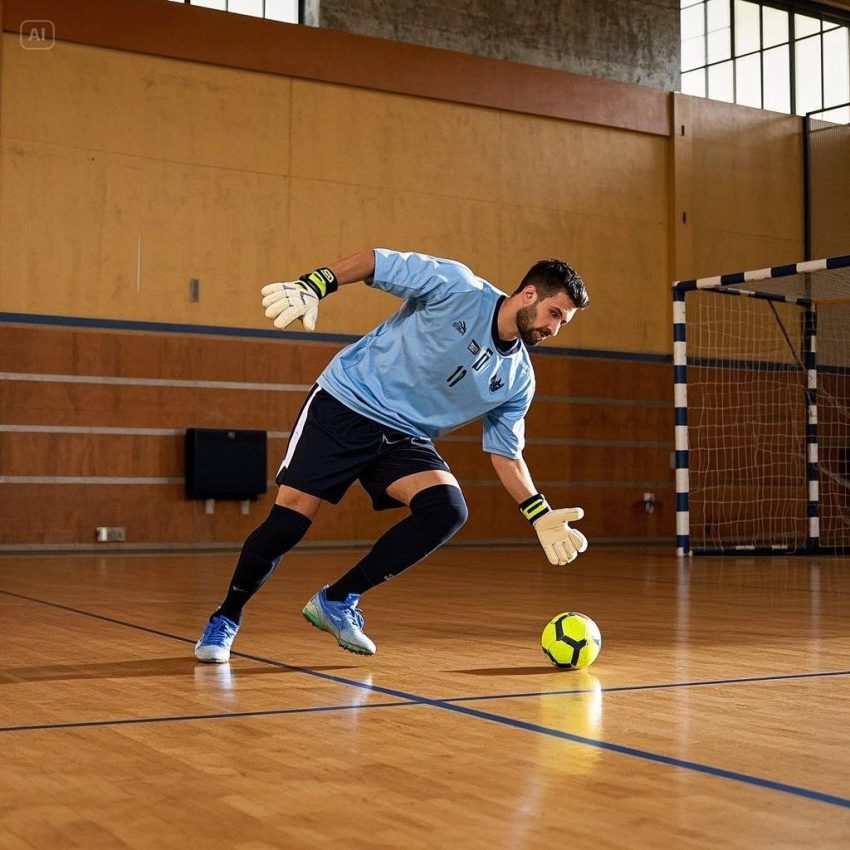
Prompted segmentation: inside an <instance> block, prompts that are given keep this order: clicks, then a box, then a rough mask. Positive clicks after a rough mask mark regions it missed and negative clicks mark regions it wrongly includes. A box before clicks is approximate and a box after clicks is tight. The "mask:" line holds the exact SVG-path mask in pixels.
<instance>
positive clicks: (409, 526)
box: [327, 469, 468, 602]
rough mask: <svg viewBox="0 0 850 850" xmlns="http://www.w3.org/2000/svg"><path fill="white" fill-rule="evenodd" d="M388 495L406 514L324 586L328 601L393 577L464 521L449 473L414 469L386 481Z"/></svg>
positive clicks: (464, 511)
mask: <svg viewBox="0 0 850 850" xmlns="http://www.w3.org/2000/svg"><path fill="white" fill-rule="evenodd" d="M387 495H388V496H390V497H392V498H393V499H396V500H397V501H399V502H401V503H402V504H404V505H407V506H408V507H409V508H410V516H408V517H406V518H405V519H403V520H402V521H401V522H400V523H398V524H397V525H394V526H393V527H392V528H390V529H389V530H388V531H387V532H385V533H384V535H383V536H382V537H380V538H378V540H377V541H376V543H375V545H374V546H373V547H372V549H371V550H370V551H369V553H368V554H367V555H366V557H365V558H363V559H362V560H361V561H359V562H358V563H357V564H355V565H354V566H353V567H352V568H351V569H350V570H349V571H348V572H347V573H346V574H345V575H344V576H342V578H340V579H339V580H338V581H336V582H334V584H332V585H331V586H330V587H328V590H327V596H328V599H330V600H332V601H337V602H339V601H342V600H343V599H345V597H346V596H347V595H348V594H349V593H357V594H362V593H365V592H366V591H367V590H370V589H371V588H373V587H375V586H376V585H378V584H382V583H383V582H385V581H387V579H390V578H392V577H393V576H397V575H398V574H399V573H401V572H403V571H404V570H406V569H408V567H412V566H413V565H414V564H418V563H419V562H420V561H421V560H422V559H423V558H425V557H427V556H428V555H430V554H431V552H433V551H434V550H435V549H437V548H439V547H440V546H442V545H443V544H444V543H446V542H447V541H448V540H450V539H451V538H452V537H453V536H454V535H455V533H456V532H457V531H458V530H459V529H460V528H461V526H462V525H463V524H464V523H465V522H466V518H467V515H468V512H467V508H466V502H465V501H464V498H463V493H461V490H460V485H459V484H458V482H457V479H456V478H455V477H454V475H452V474H451V472H443V471H442V470H437V469H434V470H426V471H424V472H414V473H413V474H412V475H406V476H405V477H404V478H400V479H398V481H394V482H393V483H392V484H390V486H389V487H387Z"/></svg>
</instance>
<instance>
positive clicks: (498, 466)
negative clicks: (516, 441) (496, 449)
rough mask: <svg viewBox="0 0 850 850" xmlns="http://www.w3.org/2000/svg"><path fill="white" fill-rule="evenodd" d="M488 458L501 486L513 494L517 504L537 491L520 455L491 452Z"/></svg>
mask: <svg viewBox="0 0 850 850" xmlns="http://www.w3.org/2000/svg"><path fill="white" fill-rule="evenodd" d="M490 460H491V461H492V463H493V469H495V470H496V475H498V476H499V481H501V482H502V486H503V487H504V488H505V490H507V491H508V493H509V494H510V495H511V496H513V499H514V501H515V502H516V503H517V504H519V503H520V502H524V501H525V500H526V499H528V498H530V497H531V496H533V495H534V494H535V493H536V492H537V489H536V488H535V486H534V482H533V481H532V480H531V473H530V472H529V471H528V467H527V466H526V463H525V461H524V460H523V458H522V456H520V457H518V458H511V457H505V456H504V455H495V454H491V455H490Z"/></svg>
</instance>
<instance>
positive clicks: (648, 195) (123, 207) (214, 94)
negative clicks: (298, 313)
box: [0, 9, 670, 353]
mask: <svg viewBox="0 0 850 850" xmlns="http://www.w3.org/2000/svg"><path fill="white" fill-rule="evenodd" d="M189 11H190V12H196V11H197V12H202V11H205V10H193V9H190V10H189ZM226 17H229V18H230V23H231V25H232V26H233V27H235V28H238V27H239V26H240V25H241V24H242V22H240V21H239V20H238V19H237V18H236V16H232V15H231V16H226ZM262 23H263V24H266V23H267V22H262ZM57 26H58V24H57ZM307 29H308V28H303V27H302V28H294V30H295V36H296V37H301V38H312V37H313V34H311V33H309V32H307ZM6 40H7V43H9V44H10V45H11V47H12V48H14V49H9V50H7V51H5V53H4V60H3V69H2V74H3V80H2V84H3V88H4V92H5V93H6V97H5V100H4V110H3V116H2V117H3V125H2V127H0V133H2V147H1V148H0V157H2V169H3V174H4V180H3V186H2V189H0V222H2V226H0V238H1V239H2V240H3V243H4V251H3V253H2V255H1V256H0V276H2V279H3V290H2V295H1V296H0V310H4V311H9V312H19V313H41V312H47V313H49V314H51V315H81V316H90V317H96V318H114V319H136V320H148V321H172V322H174V321H179V322H184V323H188V324H207V325H229V326H236V327H243V328H263V329H265V328H267V327H268V325H267V324H266V321H265V319H264V317H263V315H262V311H261V310H260V308H259V305H258V298H257V293H258V290H259V288H260V286H262V285H263V284H264V283H266V282H269V281H272V280H278V279H281V278H284V279H288V278H289V279H291V278H293V277H296V276H298V275H299V274H301V273H303V272H304V271H307V270H309V269H310V268H314V267H316V266H317V265H321V264H327V263H330V262H333V261H334V260H335V259H338V258H339V257H341V256H344V255H346V254H350V253H352V252H354V251H356V250H361V249H363V248H368V247H375V246H386V247H394V248H399V249H402V250H420V251H425V252H430V253H434V254H437V255H440V256H449V257H453V258H457V259H460V260H462V261H464V262H466V263H467V264H468V265H470V266H471V267H472V268H473V269H474V270H475V271H476V273H478V274H480V275H482V276H483V277H485V278H487V279H488V280H490V281H491V282H493V283H494V284H495V285H496V286H499V287H501V288H503V289H505V290H507V291H512V290H513V289H514V288H515V287H516V285H517V283H518V282H519V280H520V278H521V277H522V275H523V274H524V273H525V271H527V269H528V268H529V267H530V265H531V264H532V263H533V262H535V261H536V260H537V259H539V258H541V257H549V256H561V257H564V258H565V259H567V260H569V261H570V262H572V263H573V264H574V265H575V266H576V268H577V269H578V270H579V271H580V272H581V273H582V275H583V276H584V277H585V279H586V280H587V283H588V286H589V287H590V290H591V296H592V301H593V308H592V309H591V310H590V311H588V312H587V313H586V314H583V315H582V316H581V317H580V319H578V320H577V321H576V322H575V323H574V325H573V327H572V328H570V329H569V331H568V332H565V333H562V334H561V335H560V336H559V338H558V339H557V340H553V341H552V344H553V345H557V346H570V347H588V348H603V349H611V350H618V351H638V352H652V353H664V352H665V351H666V349H667V347H668V341H667V338H668V333H667V324H666V322H667V319H666V316H667V304H666V300H665V297H666V289H665V286H666V284H667V282H668V280H669V278H670V273H669V270H668V268H667V254H668V245H667V221H666V215H667V211H666V198H667V167H666V163H667V147H668V141H667V139H666V128H665V132H664V134H663V135H655V134H644V133H635V132H630V131H628V130H625V129H622V127H620V126H619V125H617V126H589V125H587V124H584V123H580V122H579V121H578V120H575V121H570V120H563V118H560V119H559V118H554V117H550V116H548V115H546V114H543V115H534V114H524V115H517V114H514V113H512V112H509V111H500V110H497V109H487V108H483V107H480V106H473V105H469V104H468V103H457V102H449V101H448V100H434V99H427V98H423V97H416V96H411V95H410V94H399V93H393V92H391V91H375V90H364V89H357V88H352V87H351V86H345V85H339V84H337V83H329V82H315V81H309V80H304V79H297V78H289V77H283V76H273V75H268V74H262V73H253V72H250V71H244V70H237V69H232V68H222V67H212V66H209V65H203V64H199V63H187V62H180V61H178V60H175V59H171V58H163V57H160V56H147V55H141V54H139V53H128V52H122V51H119V50H103V49H98V48H94V47H91V46H87V45H84V44H72V43H68V42H66V41H62V40H60V41H59V42H57V44H56V45H55V46H54V48H52V49H51V50H50V51H49V56H48V57H47V59H46V60H45V61H43V62H42V61H39V56H33V55H31V54H32V52H31V51H30V52H28V51H23V50H20V49H18V48H19V45H16V44H15V42H14V40H13V39H11V37H10V36H6ZM40 58H44V57H43V56H42V57H40ZM295 77H297V74H296V75H295ZM578 79H580V78H578ZM107 81H108V85H107ZM36 100H37V102H38V104H39V109H38V110H37V115H33V114H32V113H33V110H32V109H31V108H30V105H29V104H31V103H34V102H36ZM529 111H531V112H534V110H529ZM119 113H120V114H121V116H122V120H121V121H116V120H115V115H116V114H119ZM189 128H191V129H189ZM529 151H536V152H537V153H536V154H535V155H534V156H529ZM57 270H59V271H58V273H57ZM192 278H197V279H199V280H200V282H201V296H200V301H199V302H198V303H193V302H191V301H190V300H189V294H188V293H189V281H190V279H192ZM634 303H639V304H640V305H641V309H640V310H639V311H635V310H633V309H632V305H633V304H634ZM397 307H398V302H397V301H396V300H395V299H393V298H391V297H389V296H386V295H384V294H381V293H377V292H372V291H369V290H366V289H364V288H363V287H351V288H345V289H344V290H343V291H342V292H340V293H339V294H337V295H336V296H334V298H332V299H329V300H328V302H327V303H326V304H324V305H323V308H322V311H321V315H320V320H319V329H320V330H322V331H324V332H330V333H348V334H351V333H355V334H357V333H363V332H366V331H367V330H369V329H370V328H372V327H373V326H374V325H375V324H376V323H377V322H378V321H381V320H382V319H384V318H385V317H386V316H387V315H389V314H390V313H391V312H393V311H394V310H395V309H396V308H397Z"/></svg>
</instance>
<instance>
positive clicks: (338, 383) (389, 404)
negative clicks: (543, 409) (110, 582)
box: [195, 248, 589, 662]
mask: <svg viewBox="0 0 850 850" xmlns="http://www.w3.org/2000/svg"><path fill="white" fill-rule="evenodd" d="M356 281H365V282H366V284H367V285H369V286H373V287H375V288H376V289H382V290H384V291H385V292H391V293H392V294H394V295H397V296H399V297H400V298H403V299H405V300H404V304H403V305H402V306H401V308H400V309H399V310H398V312H396V313H395V314H394V315H393V316H391V317H390V318H389V319H387V320H386V321H385V322H384V323H383V324H381V325H379V326H378V327H377V328H375V330H373V331H372V332H371V333H369V334H367V335H366V336H364V337H363V338H362V339H360V340H359V341H358V342H355V343H354V344H353V345H350V346H348V347H347V348H345V349H343V350H342V351H341V352H339V354H337V355H336V357H334V358H333V360H332V361H331V362H330V364H329V365H328V366H327V368H326V369H325V370H324V372H322V374H321V375H320V376H319V379H318V382H317V383H316V385H315V386H314V387H313V389H312V390H311V391H310V393H309V395H308V396H307V400H306V401H305V403H304V406H303V407H302V408H301V412H300V413H299V415H298V419H297V421H296V423H295V425H294V427H293V429H292V435H291V437H290V439H289V445H288V448H287V451H286V456H285V457H284V459H283V463H282V464H281V467H280V470H279V472H278V475H277V478H276V482H277V484H278V485H279V487H280V489H279V490H278V495H277V499H276V502H275V505H274V506H273V507H272V509H271V513H270V514H269V516H268V517H267V518H266V520H265V521H264V522H263V523H262V524H261V525H260V526H259V527H258V528H257V529H255V530H254V531H253V532H252V533H251V535H250V536H249V537H248V539H247V540H246V541H245V545H244V546H243V549H242V553H241V555H240V557H239V561H238V563H237V565H236V571H235V573H234V575H233V579H232V581H231V584H230V589H229V591H228V593H227V596H226V597H225V599H224V601H223V602H222V604H221V605H220V606H219V608H218V609H217V610H216V611H215V612H214V613H213V614H212V616H211V617H210V619H209V622H208V623H207V625H206V628H205V629H204V632H203V634H202V635H201V638H200V640H199V641H198V643H197V644H196V646H195V656H196V657H197V658H198V660H200V661H208V662H226V661H228V660H229V659H230V647H231V644H232V643H233V640H234V638H235V637H236V633H237V631H238V629H239V626H240V624H241V621H242V609H243V608H244V606H245V603H246V602H247V601H248V600H249V599H250V598H251V597H252V596H253V595H254V594H255V593H256V592H257V591H258V590H259V589H260V587H262V585H263V584H264V583H265V582H266V580H267V579H268V578H269V577H270V576H271V575H272V573H273V572H274V571H275V569H276V568H277V565H278V563H279V562H280V559H281V557H282V556H283V555H284V554H285V553H286V552H288V551H289V550H290V549H292V548H293V547H294V546H295V545H296V544H297V543H298V542H299V541H300V540H301V538H302V537H303V536H304V534H305V533H306V532H307V529H308V528H309V526H310V523H311V521H312V519H313V517H314V516H315V515H316V512H317V511H318V509H319V506H320V505H321V504H322V503H323V502H331V503H332V504H337V503H338V502H339V500H340V499H341V498H342V496H343V494H344V493H345V491H346V490H347V489H348V487H349V486H350V485H351V484H352V483H353V482H354V481H360V483H361V484H362V486H363V487H364V488H365V489H366V491H367V492H368V493H369V495H370V496H371V498H372V504H373V506H374V508H375V510H384V509H386V508H392V507H401V506H407V507H408V508H409V509H410V514H409V515H408V516H407V517H406V518H405V519H403V520H402V521H401V522H400V523H398V525H395V526H394V527H393V528H391V529H389V531H387V532H386V533H385V534H384V535H383V536H382V537H381V538H380V539H379V540H378V541H377V542H376V543H375V545H374V546H373V548H372V550H371V551H370V552H369V553H368V554H367V555H366V556H365V557H364V558H363V559H362V560H361V561H360V562H359V563H358V564H356V565H355V566H354V567H352V569H351V570H349V572H347V573H346V574H345V575H343V576H342V577H341V578H340V579H338V580H337V581H336V582H335V583H334V584H332V585H326V586H325V587H323V588H322V589H321V590H320V591H319V592H318V593H316V594H315V595H314V596H313V597H312V598H311V599H310V600H309V601H308V602H307V605H306V606H305V607H304V609H303V614H304V616H305V617H306V618H307V619H308V620H309V621H310V622H311V623H312V624H313V625H314V626H316V627H317V628H319V629H322V630H323V631H326V632H329V633H330V634H331V635H333V636H334V637H335V638H336V640H337V643H338V644H339V645H340V646H341V647H343V649H347V650H350V651H351V652H356V653H359V654H361V655H373V654H374V653H375V644H374V643H373V642H372V640H371V639H370V638H369V637H368V636H367V635H366V634H365V632H364V631H363V627H364V620H363V614H362V612H361V611H360V609H359V608H358V602H359V600H360V596H361V595H362V594H363V593H365V592H366V591H367V590H370V589H371V588H373V587H376V586H377V585H379V584H381V583H382V582H384V581H386V580H387V579H389V578H392V577H393V576H395V575H398V574H399V573H401V572H402V571H403V570H406V569H407V568H408V567H411V566H413V565H414V564H416V563H418V562H419V561H421V560H422V559H423V558H425V557H426V556H427V555H429V554H430V553H431V552H433V551H434V550H435V549H437V548H438V547H439V546H442V545H443V544H444V543H445V542H446V541H447V540H449V539H450V538H451V537H452V535H453V534H454V533H455V532H456V531H457V530H458V529H459V528H460V527H461V526H462V525H463V523H464V522H465V521H466V517H467V508H466V503H465V502H464V499H463V495H462V493H461V491H460V486H459V485H458V482H457V480H456V479H455V477H454V475H452V473H451V471H450V469H449V467H448V464H446V462H445V461H444V460H443V459H442V457H440V455H439V454H438V452H437V450H436V448H435V447H434V444H433V443H432V439H433V438H435V437H438V436H440V435H442V434H445V433H447V432H448V431H452V430H454V429H455V428H459V427H460V426H462V425H465V424H466V423H468V422H471V421H473V420H475V419H480V418H482V417H483V420H484V440H483V443H484V451H485V452H488V453H489V454H490V456H491V459H492V462H493V467H494V468H495V470H496V474H497V476H498V477H499V480H500V481H501V483H502V485H503V486H504V488H505V490H507V492H508V493H509V494H510V495H511V496H512V497H513V498H514V500H515V501H516V502H517V503H518V504H519V508H520V510H521V511H522V513H523V514H524V515H525V517H526V518H527V519H528V520H529V521H530V522H531V523H532V525H533V527H534V530H535V531H536V532H537V536H538V538H539V540H540V543H541V545H542V546H543V549H544V551H545V552H546V555H547V557H548V558H549V561H550V562H551V563H553V564H567V563H569V562H570V561H572V560H573V559H574V558H575V557H576V555H577V554H578V553H579V552H583V551H584V550H585V549H586V548H587V540H586V539H585V537H584V535H583V534H582V533H581V532H579V531H576V530H575V529H572V528H570V526H569V524H568V523H569V522H572V521H575V520H579V519H581V518H582V516H583V511H582V509H581V508H565V509H561V510H552V509H551V508H550V507H549V505H548V503H547V502H546V499H545V498H544V497H543V496H542V495H541V494H540V493H538V492H537V490H536V488H535V486H534V484H533V482H532V479H531V475H530V473H529V471H528V468H527V466H526V464H525V461H524V460H523V456H522V450H523V447H524V443H525V439H524V437H525V423H524V418H525V415H526V412H527V411H528V408H529V405H530V404H531V399H532V397H533V395H534V372H533V370H532V367H531V359H530V357H529V355H528V351H527V350H526V346H534V345H537V344H538V343H539V342H541V341H542V340H544V339H547V338H548V337H550V336H554V335H555V334H557V333H558V331H559V330H560V329H561V327H562V326H563V325H566V324H567V323H568V322H570V321H571V320H572V318H573V316H574V315H575V313H576V311H577V310H582V309H584V308H585V307H586V306H587V304H588V300H589V299H588V295H587V291H586V289H585V286H584V282H583V281H582V279H581V277H580V276H579V275H578V274H577V273H576V272H575V271H574V270H573V269H572V268H571V267H570V266H569V265H567V264H566V263H564V262H561V261H560V260H541V261H540V262H538V263H536V264H535V265H534V266H532V268H531V269H530V270H529V271H528V273H527V274H526V276H525V277H524V278H523V280H522V282H521V283H520V285H519V287H518V288H517V289H516V291H515V292H514V293H513V295H511V296H510V297H508V296H506V295H505V294H504V293H502V292H500V291H499V290H497V289H496V288H495V287H493V286H492V285H491V284H489V283H487V281H485V280H482V279H481V278H479V277H476V276H475V275H474V274H473V273H472V272H471V271H470V270H469V269H468V268H467V267H466V266H464V265H462V264H461V263H457V262H454V261H451V260H442V259H438V258H436V257H430V256H426V255H424V254H415V253H398V252H396V251H389V250H386V249H382V248H377V249H375V250H374V251H362V252H360V253H358V254H354V255H353V256H350V257H347V258H345V259H343V260H340V261H339V262H337V263H334V264H333V265H332V266H330V267H329V268H320V269H317V270H316V271H314V272H311V273H310V274H307V275H304V276H302V277H301V278H299V279H298V280H297V281H291V282H285V283H272V284H269V285H268V286H265V287H263V289H262V294H263V305H264V306H265V307H266V316H268V317H269V318H271V319H274V324H275V325H276V326H277V327H279V328H286V327H288V326H289V325H290V324H292V322H294V321H295V320H296V319H299V318H300V319H301V321H302V323H303V326H304V328H305V330H308V331H312V330H314V329H315V327H316V318H317V313H318V309H319V301H320V300H321V299H322V298H325V297H326V296H328V295H330V294H331V293H333V292H334V291H335V290H336V289H337V287H338V286H342V285H345V284H349V283H354V282H356Z"/></svg>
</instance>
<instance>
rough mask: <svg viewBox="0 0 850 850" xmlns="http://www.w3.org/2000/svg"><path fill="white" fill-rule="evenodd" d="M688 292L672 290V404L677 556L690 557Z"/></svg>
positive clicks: (675, 288)
mask: <svg viewBox="0 0 850 850" xmlns="http://www.w3.org/2000/svg"><path fill="white" fill-rule="evenodd" d="M686 292H687V290H685V289H679V288H677V287H676V286H674V287H673V404H674V406H675V417H676V420H675V421H676V425H675V428H676V435H675V441H674V444H673V447H674V450H675V455H676V554H677V555H690V554H691V543H690V510H689V507H688V498H689V494H690V483H689V474H690V472H689V470H690V465H689V461H688V351H687V324H686V321H685V294H686Z"/></svg>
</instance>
